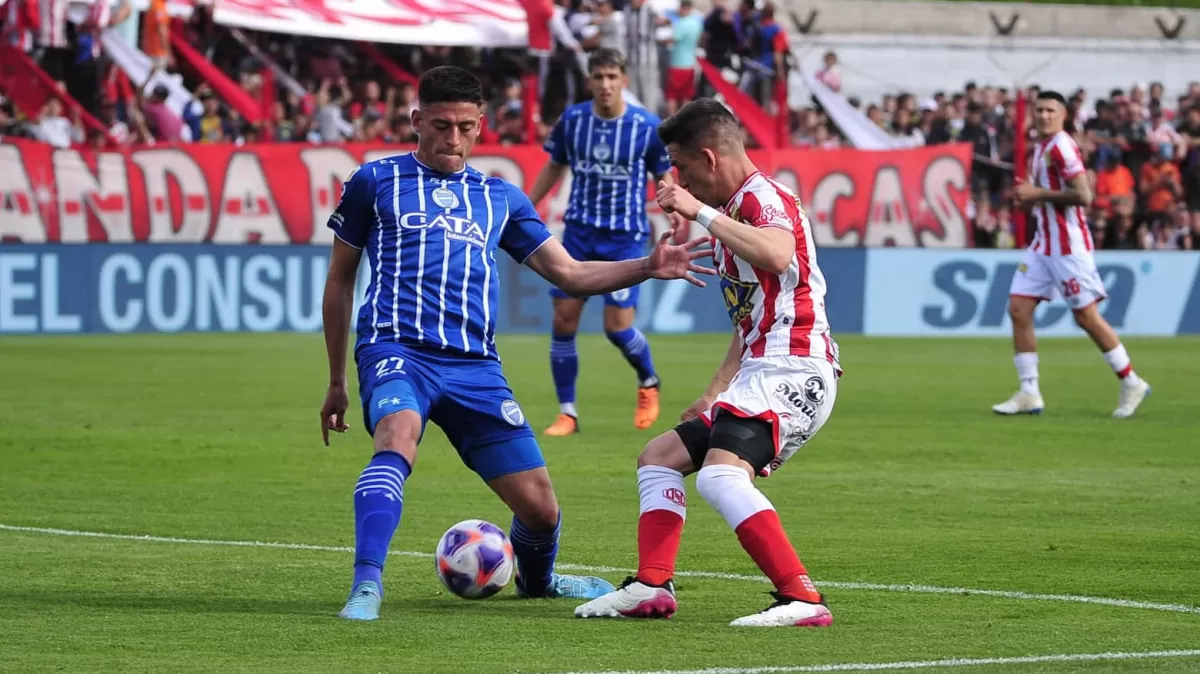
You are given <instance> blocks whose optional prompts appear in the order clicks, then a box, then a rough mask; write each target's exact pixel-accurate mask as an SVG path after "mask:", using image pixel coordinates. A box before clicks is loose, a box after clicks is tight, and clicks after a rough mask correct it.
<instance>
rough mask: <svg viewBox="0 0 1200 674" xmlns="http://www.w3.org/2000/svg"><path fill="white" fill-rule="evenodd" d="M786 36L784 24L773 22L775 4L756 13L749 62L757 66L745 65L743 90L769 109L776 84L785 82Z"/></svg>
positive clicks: (765, 6)
mask: <svg viewBox="0 0 1200 674" xmlns="http://www.w3.org/2000/svg"><path fill="white" fill-rule="evenodd" d="M788 49H789V46H788V37H787V33H786V32H785V31H784V30H783V26H782V25H780V24H779V23H778V22H777V21H775V5H774V4H773V3H770V2H768V3H766V4H765V5H763V8H762V11H761V12H759V14H758V22H757V26H756V27H755V29H754V32H753V33H752V38H751V53H750V59H751V61H752V62H753V63H754V64H756V65H757V67H751V68H747V69H745V70H744V71H743V75H747V74H749V75H750V77H749V78H748V81H747V80H746V79H743V87H742V88H743V90H744V91H745V92H746V93H748V94H750V95H751V96H753V97H754V98H756V99H757V100H758V102H759V105H761V106H763V107H764V108H768V109H769V108H770V107H771V105H772V103H773V102H774V99H775V95H774V92H775V86H776V83H778V82H786V81H787V54H788Z"/></svg>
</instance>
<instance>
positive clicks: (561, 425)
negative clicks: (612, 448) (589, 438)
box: [542, 406, 657, 437]
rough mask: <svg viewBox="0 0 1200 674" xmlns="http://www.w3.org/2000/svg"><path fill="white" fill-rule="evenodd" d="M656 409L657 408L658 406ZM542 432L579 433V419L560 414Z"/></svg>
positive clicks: (557, 433)
mask: <svg viewBox="0 0 1200 674" xmlns="http://www.w3.org/2000/svg"><path fill="white" fill-rule="evenodd" d="M655 409H657V406H656V408H655ZM542 432H543V433H544V434H545V435H549V436H552V437H562V436H564V435H571V434H572V433H578V432H579V420H578V419H576V418H575V417H573V416H571V415H570V414H559V415H558V418H557V419H555V420H554V423H552V424H550V427H549V428H547V429H546V430H545V431H542Z"/></svg>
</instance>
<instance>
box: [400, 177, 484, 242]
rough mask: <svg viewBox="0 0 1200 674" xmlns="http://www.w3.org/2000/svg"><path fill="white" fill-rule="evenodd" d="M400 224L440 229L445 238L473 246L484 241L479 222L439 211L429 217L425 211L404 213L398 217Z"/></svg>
mask: <svg viewBox="0 0 1200 674" xmlns="http://www.w3.org/2000/svg"><path fill="white" fill-rule="evenodd" d="M447 191H449V190H447ZM450 196H452V197H453V196H454V194H453V193H451V194H450ZM455 201H457V197H455ZM400 226H401V227H402V228H404V229H440V230H442V231H443V232H445V233H446V238H448V239H453V240H455V241H462V242H464V243H469V244H471V245H473V246H480V247H483V246H484V245H485V243H486V241H485V239H486V237H485V235H484V230H483V227H482V226H480V224H479V223H477V222H475V221H474V220H471V219H470V218H460V217H458V216H457V215H449V214H446V213H439V214H437V215H435V216H433V218H432V219H431V218H430V217H429V214H427V213H405V214H404V215H403V216H401V217H400Z"/></svg>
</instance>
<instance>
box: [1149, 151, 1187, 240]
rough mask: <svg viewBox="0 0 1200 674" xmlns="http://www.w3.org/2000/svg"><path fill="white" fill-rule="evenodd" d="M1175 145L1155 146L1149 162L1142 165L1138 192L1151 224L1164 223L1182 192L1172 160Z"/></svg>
mask: <svg viewBox="0 0 1200 674" xmlns="http://www.w3.org/2000/svg"><path fill="white" fill-rule="evenodd" d="M1174 157H1175V146H1174V145H1171V144H1170V143H1163V144H1161V145H1159V146H1158V147H1156V148H1155V151H1154V154H1153V155H1152V157H1151V159H1150V161H1149V162H1147V163H1146V164H1145V165H1143V166H1142V171H1141V180H1140V181H1139V192H1140V193H1141V195H1142V199H1143V200H1144V203H1145V208H1146V215H1147V216H1148V219H1149V221H1150V223H1151V224H1154V225H1156V226H1161V225H1164V224H1166V223H1167V222H1168V221H1169V219H1170V217H1169V213H1170V211H1171V210H1172V209H1173V208H1174V206H1175V202H1176V201H1178V199H1179V197H1180V196H1182V194H1183V186H1182V182H1181V179H1180V175H1179V169H1178V168H1177V167H1176V166H1175V164H1174V163H1173V162H1172V159H1174Z"/></svg>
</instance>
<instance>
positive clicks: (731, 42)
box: [700, 0, 738, 87]
mask: <svg viewBox="0 0 1200 674" xmlns="http://www.w3.org/2000/svg"><path fill="white" fill-rule="evenodd" d="M727 2H728V0H714V2H713V7H712V11H710V12H709V13H708V16H707V17H705V18H704V36H703V37H701V38H700V46H701V47H702V48H703V49H704V54H705V58H707V59H708V62H709V63H711V64H713V65H714V66H716V67H717V69H718V70H724V69H726V68H731V67H733V54H734V53H735V52H736V51H737V45H738V35H737V31H736V30H735V29H734V27H733V11H732V10H731V9H729V5H728V4H727ZM705 86H706V87H707V86H708V85H707V84H706V85H705Z"/></svg>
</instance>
